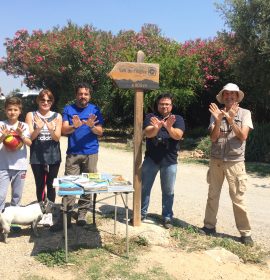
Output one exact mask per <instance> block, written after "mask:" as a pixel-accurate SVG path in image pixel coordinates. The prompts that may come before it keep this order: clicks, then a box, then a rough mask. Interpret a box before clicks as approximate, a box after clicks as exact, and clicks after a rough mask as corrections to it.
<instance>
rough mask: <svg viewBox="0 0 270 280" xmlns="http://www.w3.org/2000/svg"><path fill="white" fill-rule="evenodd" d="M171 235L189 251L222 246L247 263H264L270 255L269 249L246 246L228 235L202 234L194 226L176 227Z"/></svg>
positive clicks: (179, 245)
mask: <svg viewBox="0 0 270 280" xmlns="http://www.w3.org/2000/svg"><path fill="white" fill-rule="evenodd" d="M171 237H172V238H174V239H175V240H176V241H177V245H178V247H179V248H181V249H183V250H186V251H188V252H192V251H199V250H207V249H211V248H214V247H222V248H224V249H226V250H228V251H230V252H232V253H233V254H235V255H237V256H238V257H239V258H240V259H242V260H243V262H245V263H263V262H264V260H265V258H267V257H269V256H270V252H269V251H265V250H264V249H263V248H261V247H259V246H254V247H250V246H245V245H243V244H241V243H240V242H238V241H236V240H234V239H232V238H227V237H221V236H205V235H201V234H199V233H198V229H197V228H196V227H193V226H187V227H185V228H181V227H174V228H173V229H172V230H171Z"/></svg>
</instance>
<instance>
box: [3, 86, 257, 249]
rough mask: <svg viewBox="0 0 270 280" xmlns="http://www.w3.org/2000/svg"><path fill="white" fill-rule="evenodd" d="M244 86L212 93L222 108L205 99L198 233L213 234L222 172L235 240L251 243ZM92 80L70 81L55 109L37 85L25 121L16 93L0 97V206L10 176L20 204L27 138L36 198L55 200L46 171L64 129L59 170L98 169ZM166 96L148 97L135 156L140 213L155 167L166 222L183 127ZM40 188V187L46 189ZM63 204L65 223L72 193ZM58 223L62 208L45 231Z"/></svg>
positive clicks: (55, 163)
mask: <svg viewBox="0 0 270 280" xmlns="http://www.w3.org/2000/svg"><path fill="white" fill-rule="evenodd" d="M243 97H244V93H243V92H242V91H241V90H240V89H239V87H238V86H237V85H236V84H232V83H229V84H227V85H225V86H224V87H223V89H222V90H221V91H220V92H219V93H218V95H217V96H216V98H217V101H218V102H219V103H220V104H224V107H223V108H221V109H220V108H219V106H217V105H216V104H215V103H211V104H210V107H209V111H210V113H211V118H210V125H209V131H210V139H211V142H212V147H211V158H210V164H209V170H208V173H207V182H208V183H209V193H208V200H207V204H206V210H205V219H204V226H203V227H202V228H201V229H200V232H201V233H203V234H208V235H211V234H215V233H216V223H217V219H216V216H217V212H218V206H219V198H220V193H221V188H222V185H223V182H224V179H225V177H226V179H227V181H228V184H229V193H230V197H231V200H232V204H233V211H234V216H235V221H236V226H237V229H238V230H239V232H240V235H241V242H242V243H243V244H245V245H253V240H252V238H251V227H250V223H249V218H248V214H247V209H246V206H245V203H244V195H245V191H246V185H247V175H246V171H245V164H244V160H245V144H246V139H247V137H248V133H249V131H250V130H251V129H253V125H252V120H251V113H250V111H249V110H246V109H243V108H241V107H239V103H240V102H241V101H242V99H243ZM90 99H91V88H90V87H89V85H88V84H86V83H81V84H79V85H78V86H77V87H76V89H75V100H76V101H75V103H74V104H71V105H67V106H65V108H64V110H63V114H62V116H61V115H60V114H59V113H56V112H53V111H51V107H52V105H53V103H54V96H53V94H52V92H51V91H49V90H46V89H44V90H42V91H41V92H40V93H39V95H38V97H37V104H38V110H37V111H35V112H29V113H27V115H26V120H25V123H24V122H19V121H18V118H19V115H20V114H21V111H22V104H21V100H20V99H19V98H17V97H9V98H7V99H6V102H5V112H6V116H7V120H6V121H1V122H0V157H1V160H0V182H1V183H0V211H3V210H4V207H5V200H6V195H7V190H8V185H9V183H10V182H11V188H12V198H11V205H19V203H20V200H21V197H22V192H23V186H24V181H25V176H26V170H27V159H26V158H27V157H26V146H30V164H31V168H32V171H33V174H34V177H35V184H36V196H37V200H38V201H42V200H44V199H45V197H48V199H49V200H51V201H53V202H54V201H55V189H54V188H53V186H52V183H53V179H54V178H55V177H57V174H58V170H59V167H60V163H61V153H60V144H59V140H60V137H61V134H62V135H67V136H68V149H67V153H66V161H65V175H79V174H81V173H82V172H97V161H98V148H99V143H98V136H101V135H102V134H103V118H102V115H101V112H100V110H99V108H98V107H97V106H95V105H93V104H92V103H89V102H90ZM172 110H173V96H172V95H171V94H170V93H163V94H160V95H159V96H158V97H157V99H156V101H155V104H154V112H153V113H151V114H148V115H147V116H146V118H145V120H144V124H143V129H144V135H145V137H146V151H145V158H144V161H143V164H142V196H141V219H142V221H143V220H145V219H146V218H147V213H148V207H149V203H150V194H151V189H152V187H153V183H154V181H155V178H156V175H157V173H158V172H160V182H161V190H162V217H163V225H164V227H165V228H166V229H169V228H171V227H172V225H173V201H174V186H175V180H176V173H177V158H178V152H179V150H180V140H181V138H182V136H183V134H184V132H185V123H184V119H183V117H182V116H180V115H174V114H172ZM10 131H15V132H16V133H17V134H18V135H19V136H20V137H21V139H22V141H23V144H24V145H23V147H22V148H21V149H19V150H16V151H12V152H11V151H9V150H8V149H7V148H6V147H5V145H3V144H2V142H3V140H4V139H5V137H6V136H7V135H8V134H9V133H10ZM46 190H47V191H46ZM63 199H66V200H67V205H68V215H67V218H68V223H67V225H68V227H70V226H71V215H72V214H71V213H72V212H71V210H72V209H73V206H74V204H75V197H74V196H66V197H64V198H63ZM90 203H91V197H90V196H86V197H84V196H82V197H81V198H80V200H79V201H78V214H77V217H76V218H77V222H76V223H77V225H78V226H83V225H85V224H86V213H87V211H88V209H89V206H90ZM62 229H63V222H62V215H60V216H59V220H58V221H57V222H56V223H54V224H53V225H52V226H51V227H50V230H51V231H59V230H62Z"/></svg>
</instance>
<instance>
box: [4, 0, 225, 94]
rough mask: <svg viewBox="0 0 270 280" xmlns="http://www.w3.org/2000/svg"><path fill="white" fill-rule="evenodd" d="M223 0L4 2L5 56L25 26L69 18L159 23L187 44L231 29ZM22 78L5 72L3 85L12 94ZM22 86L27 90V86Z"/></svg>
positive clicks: (117, 25) (47, 25) (119, 24)
mask: <svg viewBox="0 0 270 280" xmlns="http://www.w3.org/2000/svg"><path fill="white" fill-rule="evenodd" d="M215 2H216V3H220V2H223V1H222V0H167V1H165V0H133V1H131V0H73V1H72V0H25V1H22V0H10V1H1V17H0V57H3V56H5V55H6V52H5V47H4V46H3V43H4V42H5V38H7V37H9V38H12V37H13V36H14V34H15V32H16V31H17V30H19V29H27V30H28V31H29V32H30V33H31V32H32V31H33V30H37V29H41V30H43V31H46V30H49V29H51V28H52V27H54V26H60V27H61V26H64V25H66V24H67V22H68V20H71V21H72V22H73V23H76V24H77V25H80V26H83V25H85V24H92V25H93V26H94V27H96V28H97V29H101V30H104V31H112V33H113V34H117V33H118V32H119V31H120V30H130V29H132V30H134V31H136V32H138V31H140V29H141V26H142V25H143V24H144V23H153V24H157V25H158V26H159V28H160V29H161V30H162V35H164V36H166V37H168V38H170V39H174V40H176V41H178V42H184V41H186V40H189V39H196V38H202V39H207V38H213V37H215V36H216V34H217V32H218V31H221V30H223V29H225V25H224V20H223V19H222V17H221V16H220V15H219V13H218V12H217V11H216V8H215V5H214V3H215ZM20 81H21V79H14V78H12V77H11V76H6V74H5V73H4V72H3V71H1V72H0V87H1V88H2V92H4V93H5V94H7V93H8V92H10V91H11V90H12V89H15V88H21V82H20ZM22 89H25V87H23V88H22Z"/></svg>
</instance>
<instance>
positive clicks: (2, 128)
mask: <svg viewBox="0 0 270 280" xmlns="http://www.w3.org/2000/svg"><path fill="white" fill-rule="evenodd" d="M0 133H1V134H2V136H3V138H5V137H6V136H7V135H8V134H9V133H10V131H9V130H8V129H7V126H6V125H5V124H4V125H2V126H0Z"/></svg>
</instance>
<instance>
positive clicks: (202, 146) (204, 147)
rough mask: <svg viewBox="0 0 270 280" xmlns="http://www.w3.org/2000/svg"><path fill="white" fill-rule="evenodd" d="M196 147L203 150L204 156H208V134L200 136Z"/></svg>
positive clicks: (209, 149) (209, 144) (209, 150)
mask: <svg viewBox="0 0 270 280" xmlns="http://www.w3.org/2000/svg"><path fill="white" fill-rule="evenodd" d="M196 149H198V150H201V151H203V153H204V155H205V157H206V158H209V157H210V152H211V140H210V137H209V136H206V137H202V138H201V139H200V141H199V143H198V145H197V147H196Z"/></svg>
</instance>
